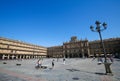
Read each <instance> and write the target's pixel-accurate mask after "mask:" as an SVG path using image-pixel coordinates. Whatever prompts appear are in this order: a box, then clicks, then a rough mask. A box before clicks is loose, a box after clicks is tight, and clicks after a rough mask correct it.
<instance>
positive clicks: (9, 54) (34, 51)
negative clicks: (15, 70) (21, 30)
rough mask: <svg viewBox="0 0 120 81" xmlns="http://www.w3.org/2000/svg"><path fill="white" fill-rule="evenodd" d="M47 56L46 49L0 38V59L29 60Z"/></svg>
mask: <svg viewBox="0 0 120 81" xmlns="http://www.w3.org/2000/svg"><path fill="white" fill-rule="evenodd" d="M46 56H47V48H45V47H43V46H38V45H33V44H29V43H25V42H22V41H18V40H11V39H7V38H3V37H0V59H30V58H41V57H46Z"/></svg>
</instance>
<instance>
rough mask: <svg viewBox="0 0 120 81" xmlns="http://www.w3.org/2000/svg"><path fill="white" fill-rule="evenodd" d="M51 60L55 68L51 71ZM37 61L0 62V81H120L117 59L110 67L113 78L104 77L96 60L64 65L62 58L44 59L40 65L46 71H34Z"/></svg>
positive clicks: (67, 62) (89, 59) (70, 62)
mask: <svg viewBox="0 0 120 81" xmlns="http://www.w3.org/2000/svg"><path fill="white" fill-rule="evenodd" d="M53 59H54V60H55V61H54V63H55V66H54V68H53V69H52V60H53ZM37 60H38V59H29V60H22V61H18V60H0V81H120V67H119V66H120V63H119V62H120V60H119V59H115V61H114V63H113V64H112V65H111V69H112V72H113V74H114V76H110V75H104V73H105V68H104V65H103V64H101V65H97V59H95V60H93V61H92V58H86V59H82V58H74V59H66V62H65V64H64V63H63V59H62V58H61V59H59V60H58V61H57V59H56V58H50V59H48V58H44V59H43V60H42V65H43V66H47V68H46V69H40V68H39V69H36V68H35V64H36V62H37ZM3 62H6V63H7V64H3ZM16 64H21V66H17V65H16Z"/></svg>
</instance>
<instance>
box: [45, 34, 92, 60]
mask: <svg viewBox="0 0 120 81" xmlns="http://www.w3.org/2000/svg"><path fill="white" fill-rule="evenodd" d="M47 53H48V57H66V58H76V57H89V56H90V51H89V43H88V40H87V39H86V40H78V39H77V37H76V36H73V37H71V40H70V41H69V42H64V43H63V45H61V46H54V47H49V48H48V49H47Z"/></svg>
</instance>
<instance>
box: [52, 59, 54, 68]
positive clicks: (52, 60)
mask: <svg viewBox="0 0 120 81" xmlns="http://www.w3.org/2000/svg"><path fill="white" fill-rule="evenodd" d="M53 67H54V59H53V60H52V68H53Z"/></svg>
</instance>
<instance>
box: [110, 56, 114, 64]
mask: <svg viewBox="0 0 120 81" xmlns="http://www.w3.org/2000/svg"><path fill="white" fill-rule="evenodd" d="M110 61H111V62H112V63H113V62H114V59H113V55H110Z"/></svg>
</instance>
